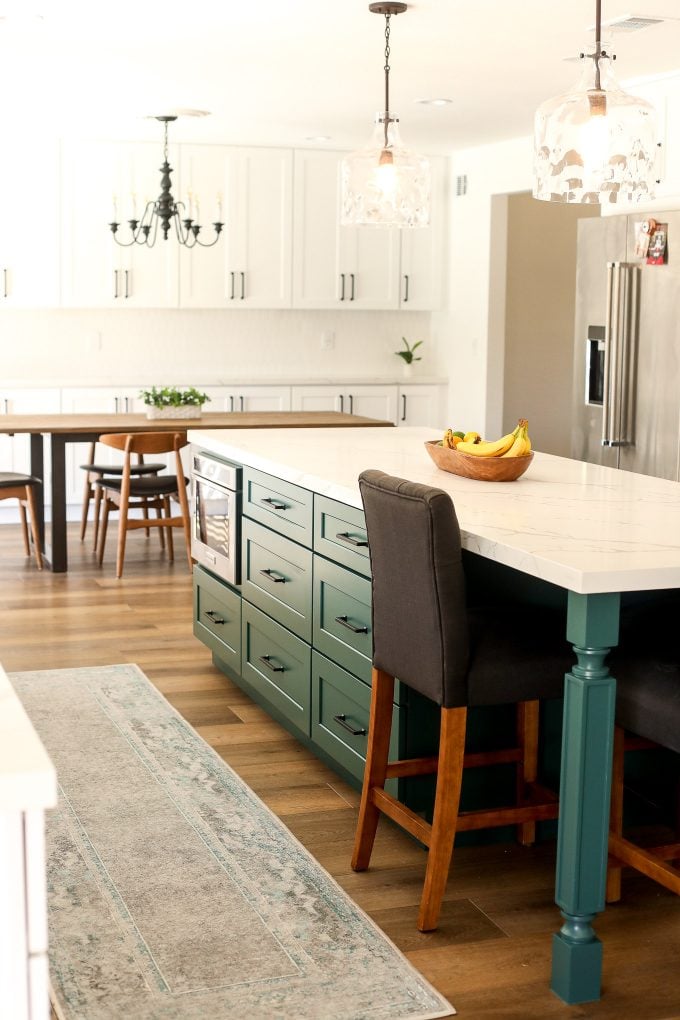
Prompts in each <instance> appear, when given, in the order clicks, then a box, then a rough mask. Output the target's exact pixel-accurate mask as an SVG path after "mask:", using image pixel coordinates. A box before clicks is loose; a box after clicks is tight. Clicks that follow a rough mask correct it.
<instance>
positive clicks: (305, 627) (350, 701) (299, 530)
mask: <svg viewBox="0 0 680 1020" xmlns="http://www.w3.org/2000/svg"><path fill="white" fill-rule="evenodd" d="M241 532H242V550H241V575H242V583H241V587H240V590H239V589H236V588H232V587H230V586H229V585H228V584H226V583H225V582H223V581H221V580H219V579H218V578H217V577H215V576H213V575H212V574H211V573H210V572H209V571H208V570H206V569H205V568H204V567H202V566H199V565H196V566H195V567H194V634H195V636H196V637H197V638H198V639H199V640H200V641H202V642H203V644H205V645H207V647H208V648H209V649H210V650H211V652H212V654H213V662H214V663H215V665H216V666H217V667H218V668H219V669H220V670H222V672H224V673H225V674H226V675H227V676H229V677H230V678H231V679H232V680H233V681H234V682H235V683H236V684H238V686H239V687H241V688H242V689H243V690H244V691H245V692H246V693H247V694H249V695H250V697H252V698H253V700H254V701H256V702H257V703H258V704H260V705H261V706H262V707H264V708H265V709H266V711H267V712H268V713H269V714H270V715H271V716H272V717H273V718H275V719H276V720H277V721H278V722H280V723H281V724H282V725H283V726H284V727H285V728H286V729H287V730H289V732H291V733H292V734H294V735H295V736H296V737H297V738H298V739H299V740H300V741H301V742H302V743H303V744H305V746H307V747H309V748H311V750H312V751H314V753H315V754H316V755H317V756H318V757H320V758H322V759H323V760H324V761H325V762H326V763H327V764H329V765H330V766H331V767H332V768H334V769H335V770H336V771H337V772H339V773H340V774H341V775H342V776H344V778H346V779H348V780H349V781H350V782H351V783H353V785H355V786H359V785H360V784H361V780H362V778H363V772H364V762H365V756H366V740H367V731H368V718H369V710H370V699H371V648H372V638H371V570H370V563H369V557H368V543H367V540H366V530H365V524H364V515H363V512H362V511H361V510H357V509H356V508H354V507H350V506H347V505H345V504H343V503H338V502H337V501H335V500H333V499H329V498H327V497H325V496H320V495H318V494H316V493H313V492H310V491H309V490H307V489H303V488H301V487H300V486H297V485H293V484H291V483H289V482H286V481H283V480H282V479H280V478H276V477H274V476H272V475H268V474H265V473H263V472H261V471H256V470H254V469H252V468H248V467H246V468H244V469H243V521H242V529H241ZM409 695H410V692H409V691H408V690H407V689H406V688H402V687H400V685H399V684H397V685H396V687H395V698H394V714H393V725H392V745H391V755H392V756H393V757H397V756H399V755H407V754H409V755H413V754H420V753H426V752H427V751H429V750H431V749H432V747H433V745H434V744H435V743H436V726H437V715H436V713H433V712H432V706H430V705H429V704H427V703H424V702H422V699H421V700H418V699H415V698H414V697H413V696H412V695H411V696H410V697H409ZM400 782H401V783H402V784H403V782H404V781H403V780H402V781H400ZM392 783H393V784H394V783H395V781H392ZM406 789H407V787H403V788H402V791H401V792H402V795H403V792H404V790H406ZM409 799H410V800H411V802H413V801H414V797H411V798H409ZM415 799H416V800H417V799H418V798H417V796H416V798H415Z"/></svg>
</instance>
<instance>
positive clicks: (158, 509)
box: [151, 500, 165, 552]
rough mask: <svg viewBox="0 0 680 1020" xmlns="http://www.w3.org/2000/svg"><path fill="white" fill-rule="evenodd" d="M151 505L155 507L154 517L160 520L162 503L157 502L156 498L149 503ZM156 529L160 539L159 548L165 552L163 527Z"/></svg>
mask: <svg viewBox="0 0 680 1020" xmlns="http://www.w3.org/2000/svg"><path fill="white" fill-rule="evenodd" d="M151 507H155V510H156V517H157V518H158V520H159V521H160V520H162V519H163V506H162V504H161V503H159V502H158V500H154V501H153V503H152V504H151ZM156 531H157V532H158V537H159V539H160V543H161V550H162V551H163V552H165V528H156Z"/></svg>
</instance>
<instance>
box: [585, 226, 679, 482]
mask: <svg viewBox="0 0 680 1020" xmlns="http://www.w3.org/2000/svg"><path fill="white" fill-rule="evenodd" d="M653 216H654V219H655V220H656V221H657V222H658V223H667V224H668V238H667V259H668V261H667V264H666V265H656V266H651V265H647V264H646V260H645V259H641V258H639V257H636V255H635V249H636V240H637V233H638V229H639V224H640V223H641V221H643V220H645V219H646V218H648V217H646V216H645V215H644V214H641V213H638V214H635V215H628V216H609V217H602V218H596V219H583V220H580V221H579V222H578V249H577V252H578V254H577V270H576V337H575V350H574V414H573V436H572V456H573V457H575V458H576V459H578V460H586V461H590V462H592V463H594V464H606V465H608V466H610V467H619V468H623V469H624V470H627V471H637V472H640V473H641V474H646V475H656V476H658V477H660V478H673V479H678V478H680V473H679V472H680V212H668V213H657V212H655V213H654V214H653Z"/></svg>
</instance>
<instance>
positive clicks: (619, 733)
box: [605, 726, 625, 903]
mask: <svg viewBox="0 0 680 1020" xmlns="http://www.w3.org/2000/svg"><path fill="white" fill-rule="evenodd" d="M624 740H625V731H624V730H623V729H622V727H621V726H615V727H614V758H613V762H612V795H611V810H610V815H609V828H610V830H611V831H612V832H614V833H616V835H617V836H621V835H622V834H623V770H624V751H623V746H624ZM621 871H622V868H621V867H618V866H617V865H615V864H612V863H611V860H610V862H609V864H608V865H607V892H606V896H605V899H606V901H607V903H617V902H618V901H619V900H620V899H621Z"/></svg>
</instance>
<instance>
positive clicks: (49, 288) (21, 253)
mask: <svg viewBox="0 0 680 1020" xmlns="http://www.w3.org/2000/svg"><path fill="white" fill-rule="evenodd" d="M8 144H9V146H10V150H11V151H7V152H6V153H5V155H4V158H3V159H2V160H0V308H4V307H15V308H41V307H50V306H51V307H54V306H56V305H58V304H59V159H58V150H57V144H56V142H49V141H43V140H41V141H40V143H39V144H38V143H37V142H36V141H35V139H33V140H31V139H24V138H21V139H17V138H14V139H12V140H11V141H9V143H8Z"/></svg>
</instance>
